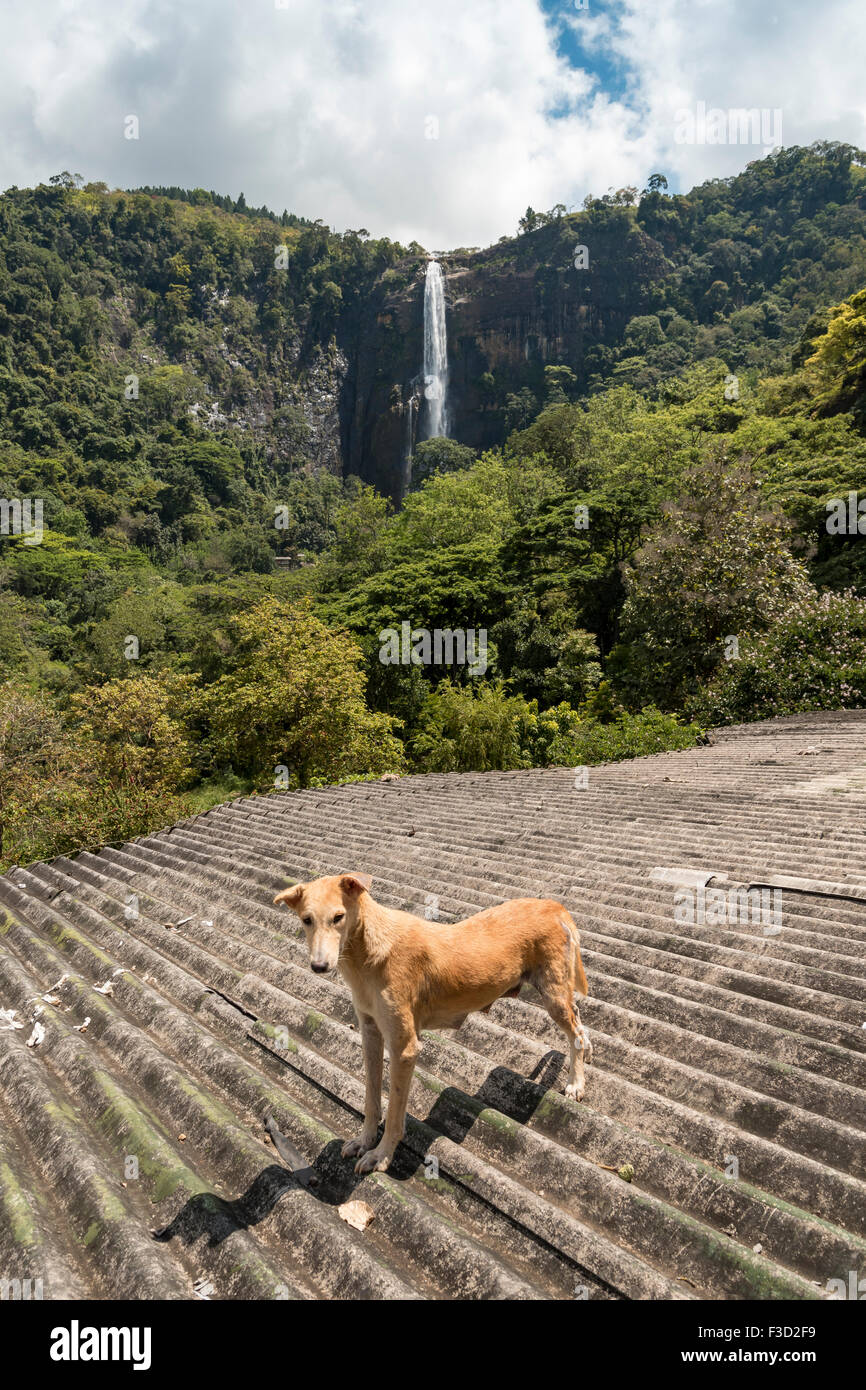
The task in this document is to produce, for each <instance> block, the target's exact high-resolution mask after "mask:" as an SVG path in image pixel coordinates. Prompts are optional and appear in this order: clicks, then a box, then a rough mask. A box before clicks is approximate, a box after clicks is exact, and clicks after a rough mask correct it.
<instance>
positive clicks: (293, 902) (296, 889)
mask: <svg viewBox="0 0 866 1390" xmlns="http://www.w3.org/2000/svg"><path fill="white" fill-rule="evenodd" d="M303 892H304V885H303V884H302V883H293V884H292V886H291V888H284V889H283V891H282V893H278V894H277V896H276V897H275V898H274V902H275V903H285V904H286V907H292V908H296V907H297V906H298V903H299V902H300V901H301V896H302V894H303Z"/></svg>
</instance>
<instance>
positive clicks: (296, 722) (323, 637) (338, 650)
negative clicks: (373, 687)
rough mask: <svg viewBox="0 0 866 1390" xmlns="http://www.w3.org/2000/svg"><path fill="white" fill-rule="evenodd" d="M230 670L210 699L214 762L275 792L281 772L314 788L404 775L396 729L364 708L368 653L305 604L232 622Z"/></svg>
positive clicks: (258, 611) (270, 606) (262, 609)
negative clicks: (353, 779)
mask: <svg viewBox="0 0 866 1390" xmlns="http://www.w3.org/2000/svg"><path fill="white" fill-rule="evenodd" d="M233 626H234V632H235V634H236V646H235V650H234V653H233V662H232V665H233V669H232V670H231V671H230V672H228V673H227V674H226V675H224V676H222V677H220V679H219V680H217V681H215V682H214V684H213V685H212V686H211V687H210V689H209V690H208V692H207V700H206V704H207V710H208V713H209V716H210V720H211V730H212V733H211V740H210V746H211V750H212V752H213V754H214V756H215V757H216V758H217V759H219V760H221V761H222V762H223V763H224V764H231V765H232V766H233V767H234V768H235V769H236V770H240V771H243V772H247V773H249V774H250V775H252V776H254V777H256V778H258V779H259V780H260V781H261V783H262V785H267V784H268V783H270V784H271V785H273V784H274V777H275V773H276V769H277V768H279V767H285V768H287V769H288V771H289V774H290V775H291V776H292V778H293V779H295V781H296V783H297V784H298V785H300V786H302V787H303V786H308V785H309V784H310V782H311V780H313V779H319V778H321V779H325V780H327V781H339V780H340V779H341V778H346V777H351V776H361V775H364V774H367V773H382V772H388V771H391V770H394V769H399V768H400V767H401V766H402V762H403V758H402V751H401V747H400V743H399V741H398V740H397V738H396V737H395V734H394V728H395V721H394V720H392V719H390V718H389V717H388V716H387V715H384V714H374V713H372V712H371V711H370V710H369V709H368V708H367V705H366V704H365V701H364V692H365V685H366V681H365V677H364V674H363V672H362V670H361V662H362V653H361V650H360V648H359V647H358V646H357V645H356V643H355V642H353V640H352V639H351V637H350V636H349V634H348V633H347V632H345V631H343V630H340V629H332V628H329V627H327V626H326V625H325V624H324V623H323V622H322V621H321V620H320V619H319V618H316V617H315V616H314V615H313V613H312V612H311V611H310V607H309V604H308V603H299V604H294V605H291V604H286V603H282V602H280V601H279V600H278V599H274V598H266V599H263V600H262V601H261V602H259V603H257V604H255V605H254V607H252V608H251V609H250V610H249V611H248V612H246V613H242V614H240V615H239V616H238V617H237V618H236V619H235V621H234V624H233Z"/></svg>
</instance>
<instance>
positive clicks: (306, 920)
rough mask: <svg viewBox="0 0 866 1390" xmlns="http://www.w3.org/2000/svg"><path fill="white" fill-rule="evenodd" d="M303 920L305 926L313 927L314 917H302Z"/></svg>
mask: <svg viewBox="0 0 866 1390" xmlns="http://www.w3.org/2000/svg"><path fill="white" fill-rule="evenodd" d="M301 921H302V922H303V924H304V926H305V927H311V926H312V925H313V919H312V917H302V918H301Z"/></svg>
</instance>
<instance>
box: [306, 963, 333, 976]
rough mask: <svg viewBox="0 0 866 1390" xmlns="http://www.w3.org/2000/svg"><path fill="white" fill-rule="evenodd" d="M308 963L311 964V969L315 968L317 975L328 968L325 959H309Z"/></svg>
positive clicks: (322, 973)
mask: <svg viewBox="0 0 866 1390" xmlns="http://www.w3.org/2000/svg"><path fill="white" fill-rule="evenodd" d="M310 965H311V966H312V968H313V970H315V972H316V974H317V975H324V973H325V971H326V970H327V969H329V966H328V962H327V961H326V960H311V961H310Z"/></svg>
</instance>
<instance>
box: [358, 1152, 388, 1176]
mask: <svg viewBox="0 0 866 1390" xmlns="http://www.w3.org/2000/svg"><path fill="white" fill-rule="evenodd" d="M392 1157H393V1155H392V1154H390V1153H389V1152H388V1150H387V1149H383V1148H382V1147H381V1145H380V1147H379V1148H377V1149H370V1150H369V1151H368V1152H367V1153H365V1154H363V1155H362V1156H361V1158H359V1159H358V1162H357V1163H356V1164H355V1172H356V1173H385V1172H387V1169H388V1164H389V1163H390V1162H391V1159H392Z"/></svg>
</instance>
